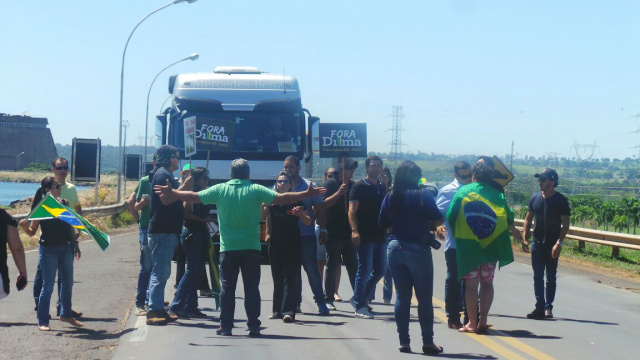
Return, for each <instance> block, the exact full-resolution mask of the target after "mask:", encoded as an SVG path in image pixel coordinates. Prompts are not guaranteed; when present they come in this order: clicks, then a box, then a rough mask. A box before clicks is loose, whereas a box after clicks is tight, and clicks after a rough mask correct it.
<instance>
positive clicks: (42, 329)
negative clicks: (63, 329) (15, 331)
mask: <svg viewBox="0 0 640 360" xmlns="http://www.w3.org/2000/svg"><path fill="white" fill-rule="evenodd" d="M38 330H40V331H51V328H50V327H48V326H47V325H40V326H38Z"/></svg>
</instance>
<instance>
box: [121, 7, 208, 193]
mask: <svg viewBox="0 0 640 360" xmlns="http://www.w3.org/2000/svg"><path fill="white" fill-rule="evenodd" d="M196 1H197V0H175V1H172V2H171V3H169V4H167V5H165V6H163V7H161V8H159V9H157V10H154V11H152V12H151V13H149V15H147V16H145V17H144V18H143V19H142V20H140V22H138V24H137V25H136V26H135V27H134V28H133V30H131V34H129V38H128V39H127V43H126V44H125V45H124V51H122V66H121V68H120V137H119V139H118V159H119V160H118V196H117V202H118V203H120V188H121V185H122V161H123V153H122V150H123V149H122V98H123V92H124V91H123V90H124V59H125V55H126V54H127V46H129V40H131V37H132V36H133V33H134V32H135V31H136V29H137V28H138V26H140V24H142V22H143V21H145V20H147V18H148V17H149V16H151V15H153V14H155V13H157V12H158V11H160V10H162V9H165V8H168V7H169V6H171V5H173V4H179V3H181V2H187V3H189V4H191V3H194V2H196Z"/></svg>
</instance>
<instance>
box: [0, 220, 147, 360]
mask: <svg viewBox="0 0 640 360" xmlns="http://www.w3.org/2000/svg"><path fill="white" fill-rule="evenodd" d="M80 246H81V251H82V258H81V259H80V260H79V261H75V263H74V276H75V279H74V280H75V281H74V287H73V309H74V310H76V311H80V312H82V313H84V315H83V316H82V317H81V318H80V320H81V321H82V322H84V324H85V326H84V327H83V328H74V327H72V326H71V325H68V324H65V323H62V322H60V321H58V320H57V318H56V317H55V311H56V309H55V303H56V301H57V298H58V296H57V294H56V292H57V290H54V294H53V296H52V299H51V314H52V316H53V319H52V320H51V323H50V326H51V329H52V331H50V332H40V331H38V326H37V324H38V322H37V319H36V313H35V311H34V306H35V303H34V300H33V291H32V285H33V284H32V281H33V276H34V275H35V271H36V266H37V262H38V249H37V247H36V248H34V249H30V250H27V271H28V275H29V285H27V288H26V289H25V290H23V291H21V292H18V291H16V290H15V286H14V287H13V288H12V290H11V294H10V296H9V297H7V298H5V299H3V300H1V301H0V338H2V350H1V351H0V359H45V358H46V359H110V358H111V356H112V354H113V350H114V349H115V348H116V346H117V344H118V341H119V339H120V337H121V336H122V335H123V329H124V324H125V322H126V320H127V317H128V315H129V310H130V309H131V307H132V305H133V299H134V296H135V289H136V285H137V274H138V269H139V266H140V265H139V262H138V257H139V250H138V240H137V229H134V228H131V229H129V230H128V231H124V232H123V231H119V232H118V234H115V235H111V245H110V247H109V248H108V249H107V250H106V251H104V252H103V251H102V250H100V248H99V247H98V246H97V245H96V244H95V243H94V241H93V240H85V241H82V243H81V245H80ZM12 262H13V261H12V259H11V258H10V259H9V271H10V273H11V277H12V278H14V277H15V274H16V269H15V266H14V264H13V263H12Z"/></svg>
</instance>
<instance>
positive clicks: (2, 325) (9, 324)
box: [0, 322, 38, 327]
mask: <svg viewBox="0 0 640 360" xmlns="http://www.w3.org/2000/svg"><path fill="white" fill-rule="evenodd" d="M12 326H33V327H36V326H38V323H37V322H33V323H24V322H14V323H12V322H0V327H12Z"/></svg>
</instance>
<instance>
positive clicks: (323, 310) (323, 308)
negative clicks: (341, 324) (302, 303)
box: [318, 303, 330, 315]
mask: <svg viewBox="0 0 640 360" xmlns="http://www.w3.org/2000/svg"><path fill="white" fill-rule="evenodd" d="M329 313H330V311H329V308H328V307H327V304H325V303H319V304H318V314H320V315H329Z"/></svg>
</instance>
